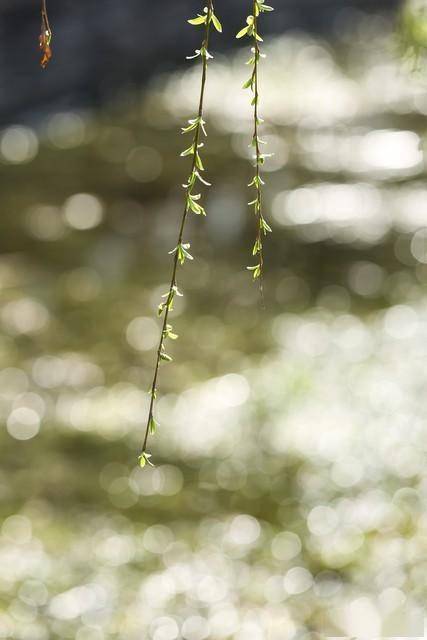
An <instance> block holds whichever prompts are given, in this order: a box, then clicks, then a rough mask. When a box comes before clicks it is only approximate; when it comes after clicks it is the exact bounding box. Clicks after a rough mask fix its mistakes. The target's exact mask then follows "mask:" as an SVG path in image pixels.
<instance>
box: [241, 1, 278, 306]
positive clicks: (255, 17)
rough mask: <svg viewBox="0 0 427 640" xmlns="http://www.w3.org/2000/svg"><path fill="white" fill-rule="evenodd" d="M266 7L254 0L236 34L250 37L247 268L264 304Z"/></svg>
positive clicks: (269, 230) (267, 7) (246, 83)
mask: <svg viewBox="0 0 427 640" xmlns="http://www.w3.org/2000/svg"><path fill="white" fill-rule="evenodd" d="M266 11H273V8H272V7H270V6H269V5H266V4H264V2H263V0H253V5H252V15H250V16H248V18H247V20H246V24H247V26H246V27H244V28H243V29H241V31H239V33H238V34H237V38H243V37H244V36H249V37H250V38H251V39H252V40H253V46H252V57H251V58H250V59H249V60H248V63H247V64H248V65H251V66H252V73H251V76H250V78H249V79H248V80H247V81H246V82H245V84H244V85H243V86H244V88H245V89H251V91H252V94H253V97H252V103H251V104H252V106H253V120H254V129H253V135H252V142H251V146H252V147H253V149H254V161H255V175H254V177H253V179H252V181H251V182H250V183H249V187H254V189H255V198H254V199H253V200H252V201H251V202H250V203H249V205H250V206H253V207H254V214H255V227H256V231H255V244H254V246H253V249H252V255H253V256H256V257H257V260H258V261H257V264H255V265H253V266H250V267H248V270H249V271H252V274H253V277H254V279H255V280H258V282H259V288H260V294H261V300H262V303H263V304H264V285H263V278H264V236H266V235H267V233H270V232H271V228H270V226H269V225H268V224H267V221H266V220H265V218H264V214H263V190H262V187H263V186H264V184H265V183H264V181H263V179H262V177H261V167H262V165H263V164H264V162H265V159H266V158H267V157H269V155H268V154H265V153H262V152H261V145H262V144H265V142H264V141H263V140H261V138H260V136H259V128H260V125H261V124H262V123H263V120H262V118H261V117H260V115H259V102H260V93H259V65H260V60H261V58H264V57H265V55H264V54H263V53H261V49H260V42H262V41H263V40H262V38H261V36H260V34H259V30H258V23H259V17H260V15H261V13H264V12H266Z"/></svg>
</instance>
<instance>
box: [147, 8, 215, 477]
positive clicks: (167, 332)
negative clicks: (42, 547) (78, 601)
mask: <svg viewBox="0 0 427 640" xmlns="http://www.w3.org/2000/svg"><path fill="white" fill-rule="evenodd" d="M188 22H189V24H191V25H193V26H196V27H198V26H200V27H203V29H204V36H203V41H202V44H201V46H200V49H196V51H195V53H194V55H191V56H188V57H187V59H188V60H193V59H195V58H200V59H201V67H202V73H201V81H200V97H199V107H198V112H197V115H196V117H195V118H191V119H190V120H188V123H187V125H186V126H185V127H183V128H182V134H183V135H188V134H191V135H192V142H191V145H190V146H189V147H187V148H186V149H185V150H184V151H183V152H182V153H181V157H183V158H186V157H190V158H191V169H190V173H189V176H188V179H187V182H186V183H185V184H183V185H182V186H183V189H184V190H185V205H184V211H183V214H182V218H181V223H180V227H179V232H178V241H177V244H176V246H175V248H174V249H172V250H171V251H169V255H171V256H173V263H172V276H171V282H170V286H169V290H168V291H167V292H166V293H165V294H164V295H163V296H162V298H163V301H162V302H161V303H160V304H159V307H158V316H159V317H163V325H162V330H161V335H160V340H159V346H158V349H157V355H156V362H155V367H154V376H153V381H152V384H151V388H150V391H149V395H150V404H149V409H148V417H147V425H146V429H145V436H144V441H143V445H142V450H141V454H140V456H139V458H138V460H139V464H140V466H141V467H145V466H146V465H152V462H151V460H150V458H151V454H150V453H148V451H147V446H148V440H149V437H150V435H154V433H155V432H156V430H157V427H158V426H159V425H158V422H157V421H156V419H155V417H154V410H155V402H156V399H157V385H158V378H159V370H160V365H161V363H162V362H165V363H168V362H171V361H172V357H171V356H170V355H169V354H168V353H167V351H166V344H167V341H168V340H177V338H178V335H177V334H176V333H175V332H174V329H173V326H172V325H171V324H170V323H169V315H170V313H171V312H172V311H173V303H174V300H175V297H180V296H182V295H183V294H182V293H181V291H180V290H179V288H178V267H179V266H182V265H183V264H184V263H185V262H186V261H192V260H194V258H193V256H192V255H191V253H190V252H189V249H190V243H189V242H185V241H184V231H185V224H186V221H187V217H188V214H189V213H194V214H196V215H202V216H205V215H206V210H205V208H204V207H203V205H202V204H201V199H202V194H201V193H196V192H195V189H196V186H197V185H198V184H201V185H203V186H206V187H210V186H211V185H210V183H209V182H208V181H207V180H205V179H204V178H203V176H202V174H203V172H204V171H205V167H204V164H203V161H202V158H201V151H200V150H201V149H202V148H203V146H204V145H203V142H201V139H202V136H204V137H207V132H206V122H205V119H204V103H205V90H206V81H207V73H208V64H209V60H211V59H212V57H213V56H211V54H210V53H209V50H208V49H209V40H210V35H211V29H212V25H213V26H214V28H215V29H216V31H218V32H219V33H222V25H221V22H220V21H219V19H218V17H217V16H216V14H215V10H214V2H213V0H208V4H207V6H206V7H205V8H204V9H203V12H202V13H200V14H198V15H197V16H196V17H195V18H192V19H191V20H188Z"/></svg>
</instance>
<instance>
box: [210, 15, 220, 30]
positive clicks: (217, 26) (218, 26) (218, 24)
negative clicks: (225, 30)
mask: <svg viewBox="0 0 427 640" xmlns="http://www.w3.org/2000/svg"><path fill="white" fill-rule="evenodd" d="M212 22H213V24H214V27H215V29H216V30H217V31H218V32H219V33H222V24H221V23H220V21H219V20H218V18H217V17H216V15H215V14H214V13H213V14H212Z"/></svg>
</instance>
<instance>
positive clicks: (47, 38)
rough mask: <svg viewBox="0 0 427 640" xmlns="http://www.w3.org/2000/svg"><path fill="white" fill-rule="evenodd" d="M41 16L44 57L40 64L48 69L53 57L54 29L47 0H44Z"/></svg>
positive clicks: (41, 49)
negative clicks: (50, 21)
mask: <svg viewBox="0 0 427 640" xmlns="http://www.w3.org/2000/svg"><path fill="white" fill-rule="evenodd" d="M41 18H42V23H41V29H40V36H39V46H40V51H41V52H42V57H41V60H40V66H41V67H42V69H46V67H47V65H48V64H49V62H50V60H51V58H52V49H51V46H50V44H51V42H52V29H51V28H50V24H49V17H48V15H47V7H46V0H42V6H41Z"/></svg>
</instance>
